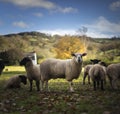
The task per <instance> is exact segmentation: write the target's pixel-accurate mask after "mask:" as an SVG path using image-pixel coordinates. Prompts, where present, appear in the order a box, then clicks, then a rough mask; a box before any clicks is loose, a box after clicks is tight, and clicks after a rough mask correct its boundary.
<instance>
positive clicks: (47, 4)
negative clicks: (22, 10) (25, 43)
mask: <svg viewBox="0 0 120 114" xmlns="http://www.w3.org/2000/svg"><path fill="white" fill-rule="evenodd" d="M2 1H3V2H10V3H12V4H14V5H17V6H20V7H26V8H34V7H39V8H44V9H47V10H49V11H50V13H57V12H61V13H75V12H77V11H78V10H77V9H76V8H72V7H64V8H63V7H61V6H59V5H57V4H55V3H53V2H51V1H49V0H2ZM37 15H38V14H37ZM39 16H40V14H39Z"/></svg>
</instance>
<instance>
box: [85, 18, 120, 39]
mask: <svg viewBox="0 0 120 114" xmlns="http://www.w3.org/2000/svg"><path fill="white" fill-rule="evenodd" d="M84 26H85V27H87V28H88V31H89V30H91V32H92V33H94V34H95V33H96V34H98V35H100V34H101V35H102V36H110V37H111V36H112V35H120V23H113V22H110V21H109V20H107V19H106V18H105V17H102V16H100V17H99V18H98V19H97V20H96V21H95V22H93V23H92V24H86V25H84Z"/></svg>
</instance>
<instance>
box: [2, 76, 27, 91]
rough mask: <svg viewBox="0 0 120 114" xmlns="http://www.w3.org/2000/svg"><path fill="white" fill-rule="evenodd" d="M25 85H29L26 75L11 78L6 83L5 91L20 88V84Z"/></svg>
mask: <svg viewBox="0 0 120 114" xmlns="http://www.w3.org/2000/svg"><path fill="white" fill-rule="evenodd" d="M21 83H23V84H24V85H26V84H27V77H26V76H25V75H16V76H12V77H10V78H9V79H8V80H7V81H6V83H5V86H4V87H5V89H10V88H20V87H21V86H20V84H21Z"/></svg>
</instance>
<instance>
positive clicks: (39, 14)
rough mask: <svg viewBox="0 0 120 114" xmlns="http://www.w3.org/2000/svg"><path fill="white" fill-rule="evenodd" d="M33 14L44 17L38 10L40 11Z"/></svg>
mask: <svg viewBox="0 0 120 114" xmlns="http://www.w3.org/2000/svg"><path fill="white" fill-rule="evenodd" d="M33 15H35V16H37V17H43V14H42V13H40V12H38V13H33Z"/></svg>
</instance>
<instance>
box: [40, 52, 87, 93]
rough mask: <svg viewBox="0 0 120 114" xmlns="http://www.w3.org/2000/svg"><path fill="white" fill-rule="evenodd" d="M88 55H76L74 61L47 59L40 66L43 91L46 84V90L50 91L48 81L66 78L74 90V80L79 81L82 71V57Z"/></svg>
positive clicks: (71, 89)
mask: <svg viewBox="0 0 120 114" xmlns="http://www.w3.org/2000/svg"><path fill="white" fill-rule="evenodd" d="M85 55H86V53H83V54H80V53H74V54H72V56H73V58H72V59H67V60H61V59H47V60H45V61H43V62H42V63H41V64H40V72H41V81H42V89H43V84H44V82H46V89H48V81H49V80H50V79H56V78H65V79H66V80H67V81H68V82H69V84H70V91H74V90H73V86H72V85H73V83H72V80H73V79H77V78H78V77H79V75H80V73H81V70H82V62H83V60H82V57H83V56H85Z"/></svg>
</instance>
